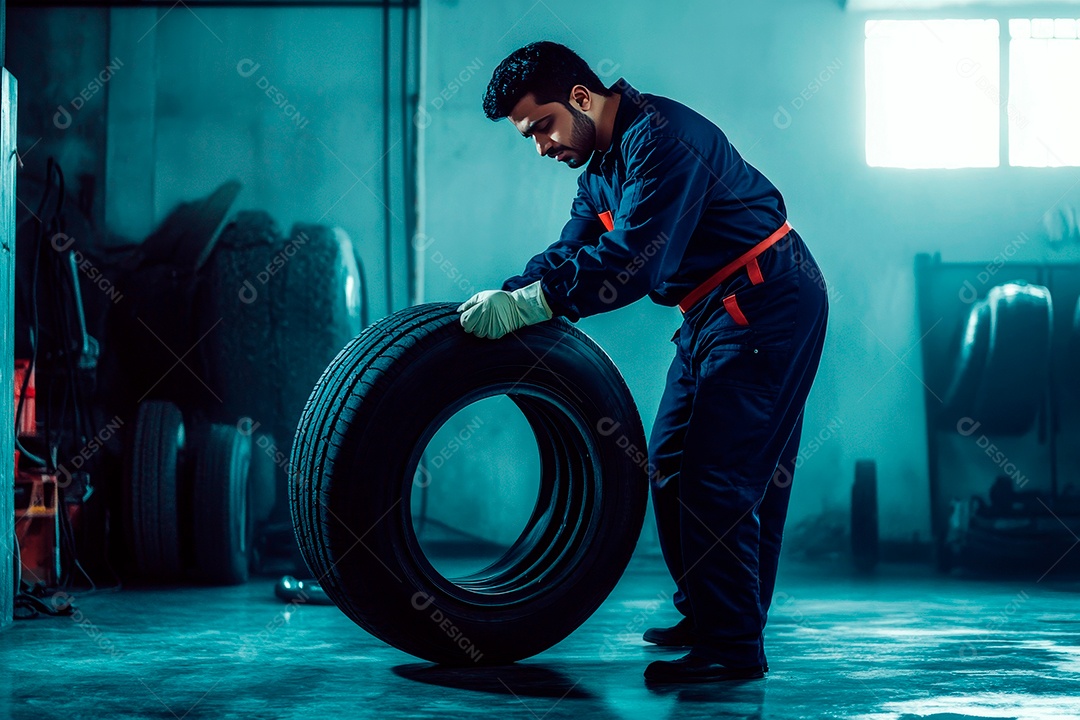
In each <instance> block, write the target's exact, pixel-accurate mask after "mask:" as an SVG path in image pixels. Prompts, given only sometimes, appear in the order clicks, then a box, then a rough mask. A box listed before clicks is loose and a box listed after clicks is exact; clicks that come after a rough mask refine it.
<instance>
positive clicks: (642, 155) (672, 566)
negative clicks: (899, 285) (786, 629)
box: [503, 79, 828, 667]
mask: <svg viewBox="0 0 1080 720" xmlns="http://www.w3.org/2000/svg"><path fill="white" fill-rule="evenodd" d="M611 89H612V90H614V91H615V92H620V93H621V95H622V97H621V100H620V102H619V108H618V111H617V112H616V117H615V123H614V129H613V132H612V138H611V143H610V145H609V147H608V149H607V150H606V151H605V152H602V153H599V152H598V153H595V154H594V155H593V157H592V158H591V160H590V162H589V163H588V165H587V167H586V169H585V170H584V172H582V174H581V175H580V177H579V180H578V192H577V197H576V198H575V199H574V203H573V207H572V208H571V213H570V220H569V221H568V222H567V223H566V226H565V227H564V228H563V231H562V234H561V236H560V238H559V240H558V241H557V242H555V243H554V244H552V245H551V246H550V247H549V248H547V249H546V250H545V251H544V252H542V253H540V254H538V255H536V256H535V257H534V258H532V259H531V260H530V261H529V263H528V264H527V266H526V268H525V271H524V272H523V273H522V274H521V275H518V276H515V277H512V278H509V279H508V280H506V282H505V283H504V284H503V289H504V290H514V289H516V288H519V287H522V286H524V285H528V284H530V283H532V282H535V281H537V280H539V281H540V283H541V288H542V289H543V291H544V294H545V296H546V298H547V301H548V304H549V306H550V307H551V309H552V311H553V313H554V314H555V315H562V316H565V317H567V318H568V319H570V320H572V321H576V320H578V319H579V318H581V317H585V316H588V315H593V314H596V313H600V312H604V311H608V310H614V309H616V308H619V307H622V306H624V305H627V304H629V303H632V302H634V301H635V300H638V299H640V298H642V297H644V296H645V295H648V296H649V297H650V298H651V299H652V300H653V301H654V302H656V303H659V304H661V305H667V306H674V305H678V304H679V303H680V301H681V300H683V298H685V297H686V296H687V294H688V293H690V291H691V290H693V289H695V288H697V287H698V286H700V285H701V284H702V283H703V282H704V281H706V280H707V279H708V278H710V276H712V275H713V274H714V273H716V272H717V271H718V270H719V269H720V268H721V267H723V266H725V265H726V264H728V263H730V262H731V261H733V260H734V259H736V258H738V257H739V256H740V255H742V254H743V253H745V252H746V251H748V250H749V249H750V248H752V247H753V246H754V245H756V244H758V243H759V242H761V241H762V240H764V239H765V238H766V237H768V236H769V235H771V234H773V233H774V232H776V231H777V230H778V229H779V228H781V227H782V226H783V224H784V222H785V220H786V210H785V207H784V201H783V198H782V197H781V196H780V193H779V191H778V190H777V189H776V187H775V186H774V185H773V184H772V183H771V182H770V181H769V180H768V179H766V178H765V176H764V175H762V174H761V173H760V172H759V171H758V170H757V169H755V168H754V167H753V166H751V165H750V164H749V163H747V162H746V161H745V160H743V158H742V157H741V156H740V155H739V153H738V152H737V151H736V150H735V148H734V147H732V145H731V143H730V142H728V140H727V137H726V136H725V135H724V133H723V132H722V131H721V130H720V129H719V128H718V127H717V126H716V125H714V124H713V123H712V122H710V121H709V120H708V119H707V118H705V117H703V116H702V115H700V114H698V113H696V112H694V111H693V110H691V109H690V108H688V107H686V106H685V105H682V104H680V103H677V102H675V101H673V100H670V99H668V98H663V97H659V96H656V95H650V94H644V93H639V92H638V91H637V90H635V89H634V88H633V87H631V86H630V85H629V84H628V83H626V81H625V80H623V79H620V80H619V81H618V82H616V83H615V84H614V85H613V86H612V88H611ZM752 270H753V272H748V270H747V269H745V268H744V269H742V270H739V271H737V272H735V273H734V274H732V275H731V276H730V277H728V278H727V279H725V280H723V282H721V283H720V285H719V286H718V287H716V288H715V290H712V291H711V292H709V293H708V294H706V295H705V296H704V297H702V298H701V299H700V300H698V301H697V302H695V303H694V304H693V305H692V306H690V307H689V308H688V309H686V310H685V311H684V315H683V323H682V325H681V326H680V327H679V329H678V330H677V331H676V333H675V335H674V336H673V337H672V341H673V342H674V343H675V344H676V348H677V349H676V353H675V358H674V360H673V361H672V363H671V367H670V369H669V371H668V375H667V387H666V389H665V391H664V394H663V398H662V399H661V401H660V407H659V410H658V412H657V416H656V422H655V424H654V426H653V430H652V434H651V437H650V441H649V460H650V465H649V470H650V487H651V492H652V499H653V508H654V511H655V515H656V521H657V528H658V531H659V538H660V547H661V550H662V552H663V555H664V560H665V562H666V563H667V566H668V569H669V570H670V572H671V575H672V577H673V578H674V579H675V582H676V586H677V592H676V593H675V595H674V598H673V599H674V604H675V607H676V609H677V610H678V611H679V612H681V613H682V614H683V615H684V616H686V617H688V618H690V619H691V620H692V621H693V623H694V625H695V627H696V630H697V641H696V642H695V644H694V646H693V648H692V649H691V654H693V655H698V656H701V657H706V658H709V659H711V660H714V661H717V662H721V663H724V664H725V665H728V666H730V667H745V666H752V665H755V664H760V665H764V664H765V654H764V647H763V644H762V631H763V630H764V627H765V620H766V616H767V613H768V609H769V604H770V601H771V599H772V594H773V587H774V582H775V578H776V569H777V560H778V557H779V553H780V543H781V537H782V534H783V526H784V519H785V517H786V515H787V506H788V498H789V494H790V491H791V481H792V479H793V475H794V469H795V460H796V457H797V454H798V447H799V439H800V435H801V431H802V421H803V407H804V405H805V402H806V397H807V394H808V393H809V391H810V386H811V384H812V383H813V380H814V376H815V374H816V372H817V368H818V362H819V360H820V357H821V350H822V345H823V342H824V339H825V326H826V320H827V317H828V298H827V289H826V285H825V282H824V279H823V278H822V275H821V272H820V269H819V268H818V266H817V264H816V262H815V261H814V259H813V257H812V256H811V254H810V252H809V250H807V248H806V246H805V245H804V244H803V241H802V239H801V238H800V237H799V236H798V234H797V233H796V232H794V231H791V232H789V233H787V234H786V235H784V236H783V239H782V240H781V241H780V242H778V243H776V244H775V245H773V246H772V247H770V248H769V249H768V250H765V251H764V252H763V253H762V254H761V255H760V256H759V257H758V258H757V261H756V264H755V266H754V267H753V269H752ZM725 299H726V301H725Z"/></svg>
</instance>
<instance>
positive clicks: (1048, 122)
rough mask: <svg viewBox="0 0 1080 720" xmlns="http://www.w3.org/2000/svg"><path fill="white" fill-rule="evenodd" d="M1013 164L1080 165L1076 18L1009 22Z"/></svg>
mask: <svg viewBox="0 0 1080 720" xmlns="http://www.w3.org/2000/svg"><path fill="white" fill-rule="evenodd" d="M1009 36H1010V40H1009V108H1008V111H1009V164H1010V165H1023V166H1027V167H1060V166H1063V165H1080V40H1078V39H1077V21H1076V20H1075V19H1056V20H1055V19H1051V18H1039V19H1035V20H1010V21H1009Z"/></svg>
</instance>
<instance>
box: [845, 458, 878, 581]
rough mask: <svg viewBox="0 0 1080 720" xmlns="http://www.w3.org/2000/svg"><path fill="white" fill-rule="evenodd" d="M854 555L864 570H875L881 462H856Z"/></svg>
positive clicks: (852, 539)
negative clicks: (878, 485) (879, 467)
mask: <svg viewBox="0 0 1080 720" xmlns="http://www.w3.org/2000/svg"><path fill="white" fill-rule="evenodd" d="M851 556H852V559H853V560H854V561H855V569H856V570H857V571H858V572H860V573H870V572H873V570H874V568H876V567H877V564H878V501H877V464H876V463H875V462H874V461H873V460H857V461H856V462H855V483H854V484H853V485H852V486H851Z"/></svg>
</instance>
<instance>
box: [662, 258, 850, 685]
mask: <svg viewBox="0 0 1080 720" xmlns="http://www.w3.org/2000/svg"><path fill="white" fill-rule="evenodd" d="M800 245H801V242H800ZM805 257H806V258H808V262H809V263H810V264H811V265H812V267H814V268H816V265H813V264H812V263H813V261H812V258H809V253H806V254H805ZM807 270H808V268H807V266H806V265H804V266H803V267H798V268H794V269H793V270H792V271H790V272H786V273H783V274H782V275H781V276H779V277H777V278H775V279H774V280H772V281H770V280H769V279H766V281H765V282H764V283H762V284H759V285H754V286H752V287H749V288H747V289H745V290H741V291H739V293H738V300H739V304H740V306H741V307H742V310H743V312H744V314H745V316H746V318H747V319H748V320H749V325H748V326H741V325H735V324H734V323H733V321H732V319H731V318H730V316H729V315H728V314H727V313H725V312H724V311H723V310H722V309H721V308H722V306H720V305H718V303H716V302H712V301H710V302H709V303H708V304H707V305H706V307H704V308H703V309H702V310H701V311H700V312H696V313H695V312H694V311H695V310H697V308H692V309H691V312H690V313H688V314H687V317H686V318H685V320H684V324H683V326H682V327H681V328H680V330H679V332H678V333H677V334H676V337H675V338H673V340H675V342H676V345H677V351H676V356H675V359H674V360H673V361H672V364H671V367H670V369H669V371H668V378H667V387H666V389H665V392H664V395H663V398H662V399H661V402H660V408H659V410H658V412H657V417H656V422H655V424H654V426H653V432H652V437H651V438H650V461H651V463H652V470H653V472H652V475H651V482H650V485H651V489H652V498H653V508H654V512H655V515H656V522H657V528H658V531H659V537H660V546H661V551H662V552H663V555H664V559H665V562H666V563H667V566H668V569H669V571H670V572H671V575H672V577H673V578H674V579H675V582H676V586H677V591H676V593H675V595H674V597H673V601H674V604H675V607H676V609H677V610H679V612H680V613H682V614H683V615H685V616H686V617H688V618H691V619H692V620H693V622H694V625H695V627H696V629H697V634H698V641H697V642H696V643H695V645H694V647H693V649H692V651H691V652H692V654H694V655H698V656H702V657H707V658H709V659H712V660H714V661H717V662H721V663H724V664H725V665H728V666H730V667H742V666H751V665H756V664H760V665H764V664H765V654H764V646H763V643H762V631H763V630H764V627H765V622H766V618H767V613H768V609H769V605H770V603H771V600H772V594H773V587H774V584H775V580H776V570H777V562H778V559H779V554H780V546H781V540H782V537H783V526H784V520H785V518H786V516H787V507H788V500H789V497H790V492H791V483H792V481H793V479H794V471H795V461H796V458H797V456H798V449H799V442H800V438H801V433H802V424H803V408H804V406H805V403H806V398H807V395H808V394H809V392H810V387H811V385H812V384H813V381H814V376H815V374H816V372H817V368H818V364H819V361H820V358H821V351H822V346H823V344H824V338H825V327H826V323H827V318H828V298H827V293H826V289H825V285H824V282H823V281H822V280H821V279H820V274H817V275H816V276H815V275H813V274H811V273H809V272H807ZM702 302H703V303H705V302H706V301H705V300H703V301H702Z"/></svg>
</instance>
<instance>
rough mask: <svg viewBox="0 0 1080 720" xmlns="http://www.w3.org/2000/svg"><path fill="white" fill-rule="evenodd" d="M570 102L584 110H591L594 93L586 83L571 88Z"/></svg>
mask: <svg viewBox="0 0 1080 720" xmlns="http://www.w3.org/2000/svg"><path fill="white" fill-rule="evenodd" d="M570 104H571V105H573V106H574V107H576V108H577V109H578V110H581V111H582V112H589V108H591V107H592V93H591V92H589V88H587V87H585V86H584V85H575V86H574V87H572V88H570Z"/></svg>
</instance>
